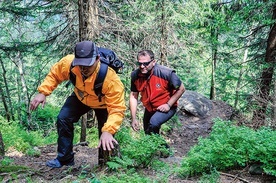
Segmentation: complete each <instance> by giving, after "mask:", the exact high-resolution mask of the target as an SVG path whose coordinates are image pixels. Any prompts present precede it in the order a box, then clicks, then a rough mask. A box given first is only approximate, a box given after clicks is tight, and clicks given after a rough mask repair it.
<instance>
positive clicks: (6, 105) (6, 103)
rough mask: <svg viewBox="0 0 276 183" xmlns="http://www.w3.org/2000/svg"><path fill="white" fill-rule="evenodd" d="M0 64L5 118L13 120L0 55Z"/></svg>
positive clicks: (4, 70) (0, 85) (0, 91)
mask: <svg viewBox="0 0 276 183" xmlns="http://www.w3.org/2000/svg"><path fill="white" fill-rule="evenodd" d="M0 64H1V68H2V71H3V74H2V77H1V80H0V81H1V84H0V87H1V90H0V93H1V98H2V101H3V103H4V108H5V112H6V118H7V120H8V121H10V120H15V118H14V112H13V107H12V102H11V96H10V90H9V88H8V82H7V78H6V69H5V66H4V63H3V62H2V59H1V57H0ZM2 79H3V80H2ZM2 82H3V83H4V86H2ZM3 88H5V90H3Z"/></svg>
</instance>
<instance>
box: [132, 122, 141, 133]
mask: <svg viewBox="0 0 276 183" xmlns="http://www.w3.org/2000/svg"><path fill="white" fill-rule="evenodd" d="M131 127H132V129H133V130H134V131H136V132H137V131H139V130H140V127H139V122H138V121H137V120H133V121H132V123H131Z"/></svg>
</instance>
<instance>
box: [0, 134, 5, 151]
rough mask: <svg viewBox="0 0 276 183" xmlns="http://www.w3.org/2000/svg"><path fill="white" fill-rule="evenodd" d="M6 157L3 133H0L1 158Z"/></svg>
mask: <svg viewBox="0 0 276 183" xmlns="http://www.w3.org/2000/svg"><path fill="white" fill-rule="evenodd" d="M4 155H5V146H4V142H3V138H2V133H1V131H0V156H4Z"/></svg>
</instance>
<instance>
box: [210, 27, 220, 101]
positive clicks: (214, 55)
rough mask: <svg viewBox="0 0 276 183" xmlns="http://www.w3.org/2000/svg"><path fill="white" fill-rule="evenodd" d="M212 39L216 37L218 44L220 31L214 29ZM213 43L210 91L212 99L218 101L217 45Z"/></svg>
mask: <svg viewBox="0 0 276 183" xmlns="http://www.w3.org/2000/svg"><path fill="white" fill-rule="evenodd" d="M211 37H215V40H216V42H218V30H217V29H216V28H215V29H212V30H211ZM216 42H215V43H212V44H213V46H212V75H211V89H210V99H211V100H214V99H216V80H215V78H216V67H217V55H218V49H217V43H216Z"/></svg>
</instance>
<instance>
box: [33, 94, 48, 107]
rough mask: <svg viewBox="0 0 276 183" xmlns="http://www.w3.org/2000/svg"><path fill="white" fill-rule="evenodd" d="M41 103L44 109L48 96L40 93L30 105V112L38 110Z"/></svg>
mask: <svg viewBox="0 0 276 183" xmlns="http://www.w3.org/2000/svg"><path fill="white" fill-rule="evenodd" d="M40 103H41V106H42V108H44V105H45V103H46V96H45V95H43V94H41V93H39V94H37V95H36V96H35V97H34V99H33V100H32V101H31V103H30V110H31V111H33V110H36V108H37V106H38V105H39V104H40Z"/></svg>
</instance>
